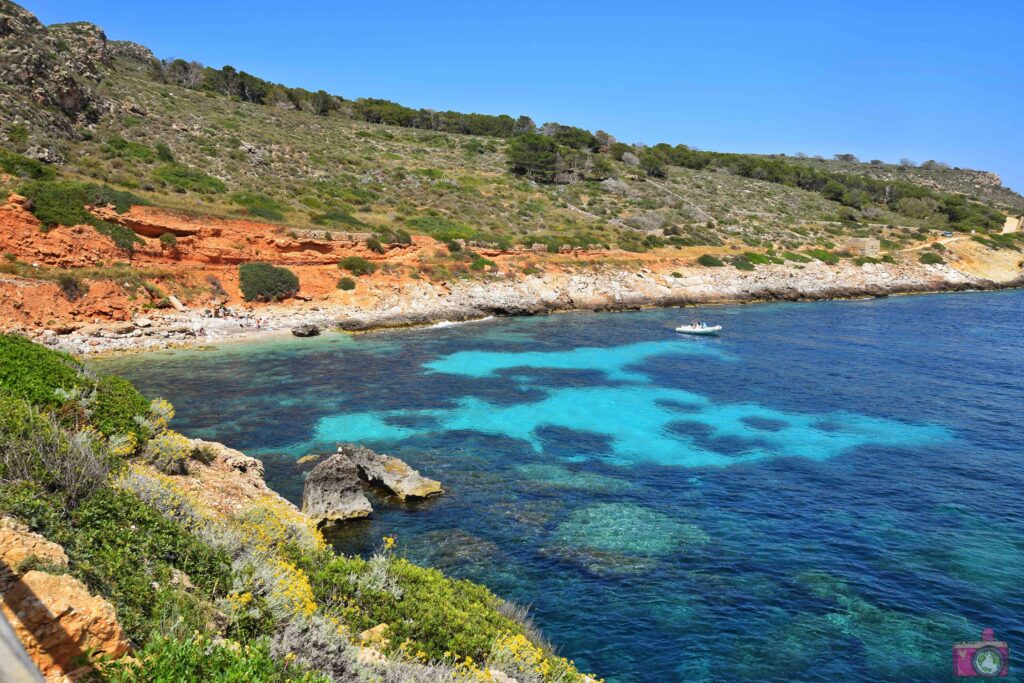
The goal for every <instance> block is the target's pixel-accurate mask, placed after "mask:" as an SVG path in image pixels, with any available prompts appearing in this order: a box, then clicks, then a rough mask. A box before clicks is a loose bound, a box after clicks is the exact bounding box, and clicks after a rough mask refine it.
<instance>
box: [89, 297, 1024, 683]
mask: <svg viewBox="0 0 1024 683" xmlns="http://www.w3.org/2000/svg"><path fill="white" fill-rule="evenodd" d="M701 314H702V315H703V316H704V317H705V318H706V319H707V320H709V321H714V322H715V323H722V324H723V325H724V326H725V333H724V335H723V336H722V337H720V338H717V339H711V338H702V339H691V338H680V337H677V336H676V335H674V334H673V332H672V330H671V328H672V327H673V326H674V325H675V324H678V323H679V322H680V321H686V320H689V319H690V318H691V317H692V316H693V315H694V313H693V311H692V310H685V311H679V310H661V311H644V312H636V313H604V314H566V315H557V316H551V317H542V318H519V319H500V320H493V321H486V322H481V323H471V324H466V325H457V326H450V327H444V328H434V329H425V330H407V331H401V332H389V333H377V334H369V335H360V336H356V337H349V336H343V335H325V336H322V337H320V338H316V339H303V340H284V341H273V342H262V343H247V344H235V345H226V346H222V347H220V348H217V349H215V350H207V351H196V350H193V351H171V352H159V353H154V354H147V355H143V356H134V357H128V358H122V359H113V360H106V361H102V362H97V363H96V365H98V366H101V367H102V368H103V369H106V370H111V371H116V372H120V373H122V374H124V375H126V376H128V377H129V378H131V379H132V380H133V381H135V382H136V383H137V384H138V385H139V386H140V387H141V388H143V389H144V390H145V391H146V392H147V393H148V394H150V395H160V396H164V397H166V398H168V399H170V400H171V401H172V402H173V403H174V404H175V406H176V407H177V409H178V417H177V418H176V420H175V426H176V427H177V428H178V429H180V430H181V431H183V432H186V433H188V434H191V435H194V436H202V437H207V438H215V439H217V440H220V441H223V442H225V443H227V444H228V445H230V446H233V447H235V448H239V449H242V450H244V451H246V452H249V453H251V454H254V455H258V456H259V457H261V458H263V459H264V460H265V462H266V463H267V470H268V480H269V482H270V484H271V485H272V486H273V487H274V488H276V489H277V490H279V491H281V492H282V494H284V495H286V496H287V497H289V498H291V499H292V500H295V501H298V500H299V499H300V497H301V489H302V476H303V472H304V471H308V469H309V466H308V465H307V466H303V467H300V466H297V465H296V464H295V460H297V459H298V458H299V457H301V456H302V455H305V454H307V453H310V452H318V453H323V452H329V451H330V450H333V448H332V445H333V443H334V442H335V441H337V440H349V441H360V442H363V443H366V444H368V445H370V446H372V447H374V448H376V449H378V450H383V451H386V452H389V453H392V454H395V455H398V456H400V457H402V458H404V459H406V460H407V461H408V462H409V463H410V464H412V465H413V466H415V467H417V468H418V469H420V470H421V471H422V472H424V473H425V474H427V475H428V476H432V477H434V478H437V479H440V480H441V481H442V482H443V483H444V485H445V488H446V489H447V491H448V494H447V495H446V496H444V497H443V498H440V499H437V500H433V501H429V502H427V503H425V504H422V505H417V506H404V507H403V506H395V505H389V504H388V503H387V502H386V501H375V508H376V510H377V512H376V513H375V515H374V516H373V518H372V519H371V520H369V521H366V522H359V523H355V524H353V525H352V526H351V527H350V528H349V529H348V530H347V531H346V532H345V533H344V534H343V535H342V536H341V537H339V538H338V540H337V544H338V547H339V549H341V550H344V551H346V552H367V551H369V550H370V549H372V547H373V546H374V544H375V543H377V542H379V539H380V537H381V536H382V535H384V534H385V533H395V534H397V536H398V538H399V544H400V547H401V548H402V550H403V552H405V553H406V554H407V555H408V556H409V557H410V558H411V559H413V560H415V561H417V562H420V563H424V564H429V565H431V566H436V567H439V568H441V569H443V570H445V571H446V572H448V573H450V574H453V575H457V576H463V577H467V578H471V579H474V580H478V581H481V582H483V583H485V584H487V585H488V586H490V587H491V588H492V589H493V590H494V591H495V592H497V593H498V594H499V595H501V596H503V597H505V598H508V599H512V600H517V601H520V602H524V603H529V604H531V605H532V608H533V613H534V617H535V620H536V621H537V623H538V624H539V625H540V626H541V627H542V628H543V629H544V631H545V633H546V635H547V636H548V637H549V638H550V639H551V640H553V641H554V642H556V643H558V644H559V645H560V646H561V647H562V649H563V652H564V653H565V654H566V655H568V656H571V657H572V658H574V659H575V660H576V661H577V663H578V664H579V665H580V666H581V668H583V669H587V670H594V671H596V672H598V673H600V674H601V675H603V676H605V677H607V679H608V680H609V681H622V682H625V681H767V680H778V681H789V680H808V681H816V680H820V681H833V680H865V681H871V680H878V681H888V680H920V681H938V680H952V675H951V673H950V670H951V666H950V658H951V646H952V643H953V642H954V641H961V640H973V639H975V638H977V637H978V634H979V633H980V630H981V629H982V628H983V627H985V626H991V627H993V628H994V629H995V630H996V635H997V637H1000V638H1004V639H1006V640H1009V641H1010V647H1011V650H1016V651H1017V652H1022V651H1024V626H1022V617H1024V595H1022V590H1021V588H1022V587H1024V497H1022V494H1024V424H1022V422H1021V420H1020V415H1021V407H1022V404H1024V338H1022V336H1021V327H1022V323H1024V292H1021V291H1012V292H997V293H978V294H959V295H935V296H920V297H901V298H891V299H880V300H870V301H855V302H822V303H814V304H778V305H756V306H745V307H723V308H710V309H706V310H704V311H702V312H701ZM1011 680H1013V678H1012V674H1011Z"/></svg>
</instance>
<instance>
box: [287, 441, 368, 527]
mask: <svg viewBox="0 0 1024 683" xmlns="http://www.w3.org/2000/svg"><path fill="white" fill-rule="evenodd" d="M302 512H303V513H304V514H305V515H307V516H308V517H310V518H312V519H313V520H314V521H315V522H316V523H317V524H321V525H324V524H331V523H334V522H343V521H345V520H349V519H359V518H361V517H368V516H369V515H370V513H371V512H373V507H372V506H371V505H370V501H369V500H367V498H366V494H364V493H363V489H362V486H361V485H360V483H359V470H358V468H356V466H355V464H354V463H353V462H352V461H351V460H349V459H348V457H346V456H345V455H341V454H338V455H333V456H331V457H330V458H328V459H327V460H324V461H323V462H322V463H320V464H319V465H317V466H316V467H315V468H313V471H312V472H310V473H309V476H308V477H307V478H306V485H305V488H303V490H302Z"/></svg>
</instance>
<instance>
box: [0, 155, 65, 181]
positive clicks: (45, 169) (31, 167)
mask: <svg viewBox="0 0 1024 683" xmlns="http://www.w3.org/2000/svg"><path fill="white" fill-rule="evenodd" d="M0 170H2V171H3V172H4V173H10V174H11V175H13V176H16V177H18V178H31V179H33V180H50V179H52V178H53V177H54V176H55V175H56V172H55V171H54V170H53V169H52V168H51V167H49V166H47V165H46V164H44V163H42V162H41V161H36V160H35V159H29V158H28V157H23V156H21V155H20V154H15V153H14V152H9V151H7V150H6V149H0Z"/></svg>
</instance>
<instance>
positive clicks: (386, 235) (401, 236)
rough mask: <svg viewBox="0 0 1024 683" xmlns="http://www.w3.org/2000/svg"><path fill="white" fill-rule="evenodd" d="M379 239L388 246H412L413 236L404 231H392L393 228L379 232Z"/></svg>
mask: <svg viewBox="0 0 1024 683" xmlns="http://www.w3.org/2000/svg"><path fill="white" fill-rule="evenodd" d="M377 238H378V239H379V240H380V241H381V242H385V243H387V244H401V245H406V246H407V245H410V244H412V235H410V234H409V233H408V232H406V231H405V230H402V229H398V230H392V229H391V228H383V229H381V230H378V231H377Z"/></svg>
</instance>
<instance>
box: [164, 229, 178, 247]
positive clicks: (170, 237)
mask: <svg viewBox="0 0 1024 683" xmlns="http://www.w3.org/2000/svg"><path fill="white" fill-rule="evenodd" d="M160 246H161V247H163V248H164V249H174V248H175V247H177V246H178V238H177V236H176V235H175V234H174V233H173V232H165V233H164V234H162V235H160Z"/></svg>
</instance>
